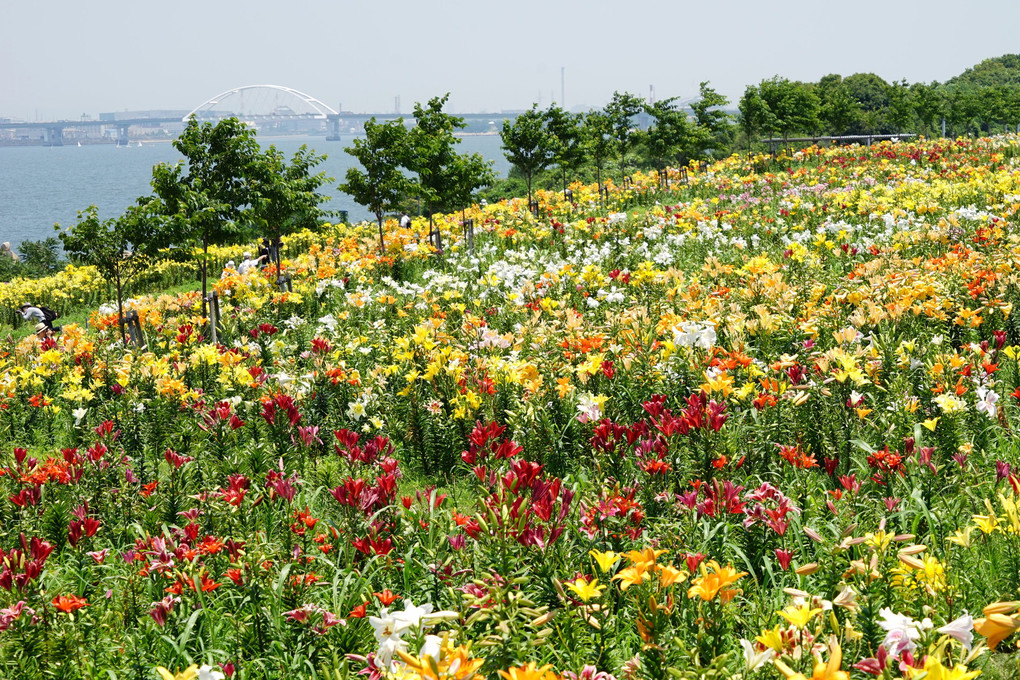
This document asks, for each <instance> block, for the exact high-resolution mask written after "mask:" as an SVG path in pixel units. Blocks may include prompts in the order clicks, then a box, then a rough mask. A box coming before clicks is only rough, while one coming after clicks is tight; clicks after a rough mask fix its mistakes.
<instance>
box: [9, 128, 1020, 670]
mask: <svg viewBox="0 0 1020 680" xmlns="http://www.w3.org/2000/svg"><path fill="white" fill-rule="evenodd" d="M1018 157H1020V138H1018V137H1016V136H1008V137H997V138H992V139H979V140H973V139H961V140H956V141H951V140H929V141H919V142H915V143H904V142H900V143H894V144H890V143H886V144H881V145H876V146H873V147H870V148H866V147H842V148H839V147H837V148H815V147H813V148H809V149H805V150H803V151H799V152H796V153H791V154H785V155H780V156H779V157H777V158H773V157H771V156H755V157H746V156H734V157H732V158H730V159H728V160H725V161H721V162H719V163H716V164H714V165H711V166H707V167H701V168H697V169H695V171H692V172H691V174H690V181H689V183H688V184H680V183H679V182H678V181H676V180H677V179H678V177H679V176H678V175H674V177H673V179H674V182H673V183H672V185H671V186H669V187H662V186H658V185H657V180H656V178H655V177H652V176H642V175H640V174H638V175H636V176H635V177H634V178H633V181H628V182H627V183H626V184H625V186H610V187H609V195H608V201H607V203H606V205H605V206H603V205H602V203H601V202H600V200H599V199H600V197H599V193H598V191H597V188H596V187H592V186H581V185H575V186H573V187H572V190H573V197H574V200H575V201H576V202H575V203H573V204H568V203H565V202H564V201H563V199H562V196H561V195H559V194H552V193H543V192H538V193H537V200H538V202H539V210H538V211H537V213H536V214H532V213H531V212H529V211H528V210H527V203H526V201H523V200H513V201H508V202H502V203H498V204H492V205H486V206H482V207H479V206H475V207H474V208H472V209H468V210H466V211H464V212H463V213H458V214H455V215H446V216H438V217H437V220H436V222H437V225H438V226H439V227H440V229H441V230H442V234H443V237H442V243H443V246H444V249H443V251H442V252H441V253H438V252H435V249H433V248H432V247H431V246H429V245H427V244H426V243H425V241H424V240H419V236H420V235H421V234H423V233H425V232H427V229H428V227H427V223H426V222H425V221H423V220H415V222H414V224H413V225H412V228H411V229H408V230H401V229H399V228H398V227H397V226H396V225H395V224H392V223H391V224H389V226H388V232H387V246H388V250H387V252H386V253H383V254H381V255H380V254H379V253H378V251H377V249H376V244H377V243H378V239H377V236H376V232H375V225H367V224H365V225H356V226H354V227H346V226H343V225H337V226H333V227H327V228H325V229H324V230H323V231H322V232H321V233H318V234H310V233H302V234H299V235H297V236H296V237H294V238H292V239H291V240H290V241H289V242H288V249H289V252H291V253H298V252H300V254H299V255H293V257H292V258H291V259H290V260H285V261H284V263H283V265H284V267H285V268H286V270H287V272H288V273H289V274H290V275H291V276H292V279H293V291H292V292H280V291H279V290H277V289H276V288H275V287H274V286H273V285H272V281H275V280H276V272H275V271H273V270H271V269H270V270H266V271H264V272H253V273H250V274H247V275H245V276H240V275H234V274H229V273H228V275H226V276H225V277H224V278H222V279H221V280H220V281H219V282H218V283H217V284H216V289H217V292H218V293H219V295H220V298H221V301H222V302H221V305H222V311H223V318H222V320H221V323H220V325H219V329H218V341H219V342H218V343H217V344H213V343H212V342H210V341H209V337H207V334H206V333H205V331H204V324H203V322H202V319H201V300H200V299H199V297H198V295H197V294H195V293H190V294H181V295H177V296H167V295H163V296H158V295H154V296H149V297H144V298H139V299H138V300H136V301H135V302H134V308H135V309H136V310H137V311H138V312H139V315H140V318H141V323H142V326H143V329H144V331H145V335H146V341H147V344H146V346H145V347H144V348H137V347H133V346H127V347H125V346H124V345H123V344H122V343H121V342H120V341H119V337H120V336H119V333H118V331H117V320H116V317H115V316H114V315H111V314H107V313H106V312H107V309H106V308H101V309H99V310H97V311H96V312H95V313H93V314H92V317H91V319H90V323H89V327H88V328H84V327H78V326H75V325H67V326H65V327H64V330H63V333H61V334H60V335H59V336H57V337H56V338H55V339H49V340H42V341H40V340H39V339H37V338H36V337H35V336H30V337H28V338H26V339H24V340H21V341H20V342H18V343H17V344H14V343H13V341H12V342H10V343H8V344H6V345H5V346H3V348H2V353H0V435H2V437H3V439H4V441H5V443H4V444H3V446H2V447H0V465H2V467H0V557H2V561H0V666H2V671H0V676H3V677H18V678H22V677H24V678H112V679H114V680H116V679H119V678H140V679H141V678H145V679H153V678H164V679H166V678H170V679H171V680H173V679H175V678H187V679H188V680H191V679H192V678H202V679H207V678H220V677H234V678H248V679H254V678H323V679H326V678H337V679H338V678H346V677H353V676H355V675H359V674H360V675H365V676H367V677H368V678H370V679H371V680H377V679H379V678H427V679H430V680H441V679H446V678H457V679H460V680H467V679H468V678H471V677H479V678H481V677H491V678H496V677H502V678H505V679H506V680H539V679H540V680H554V679H556V678H567V679H569V680H577V679H579V678H580V679H583V680H613V679H614V678H616V679H621V680H622V679H623V678H647V679H649V680H653V679H654V680H658V679H660V678H667V677H674V678H681V679H694V678H706V679H707V678H734V677H742V678H775V679H779V678H794V679H802V678H814V679H816V680H817V679H821V678H828V679H830V680H837V679H846V678H851V677H852V678H865V677H884V678H901V677H902V678H929V679H931V680H936V679H943V678H946V679H948V678H956V679H957V680H963V679H966V678H972V677H977V676H978V675H979V674H980V675H981V676H982V677H987V678H1012V677H1016V676H1017V674H1018V673H1020V665H1018V662H1017V654H1016V649H1017V640H1018V639H1020V635H1014V633H1015V632H1016V631H1017V629H1020V507H1018V503H1020V440H1018V439H1017V436H1016V434H1015V433H1014V430H1015V429H1016V428H1020V366H1018V361H1020V326H1018V324H1017V321H1016V316H1014V315H1013V313H1012V312H1013V306H1014V304H1016V303H1017V302H1020V228H1018V215H1017V213H1018V211H1020V165H1018V161H1017V159H1018ZM467 219H470V220H472V221H473V224H474V232H473V238H472V239H470V240H469V239H468V238H466V236H465V232H464V230H463V228H462V226H461V225H462V223H463V221H464V220H467ZM244 249H245V248H244V247H240V246H239V247H237V248H235V249H221V250H222V252H219V251H218V252H217V253H214V257H218V258H221V259H223V260H226V259H228V258H229V257H234V256H236V255H238V254H239V253H240V252H241V251H242V250H244ZM234 250H236V251H237V252H236V253H235V252H234ZM86 274H87V272H86V273H84V274H83V270H73V269H72V270H69V272H67V273H65V274H63V275H62V276H67V277H72V278H73V277H77V278H76V279H75V280H74V281H71V280H68V281H66V282H65V281H61V280H59V279H57V280H54V281H46V280H42V282H41V283H35V284H33V285H35V286H41V288H39V289H38V291H36V293H37V294H39V291H42V293H43V294H44V293H45V291H46V290H64V291H65V292H66V291H71V290H72V289H74V290H78V289H79V288H81V289H82V290H85V289H86V288H87V286H93V288H88V291H91V292H88V294H87V295H85V297H84V298H82V299H86V300H88V299H92V298H90V297H88V296H90V295H94V294H95V290H99V289H98V288H96V287H95V286H94V285H93V283H94V281H93V280H94V279H95V276H94V272H93V273H92V274H88V275H86ZM83 277H84V278H85V279H88V280H89V281H93V283H88V282H85V283H80V282H78V279H82V278H83ZM75 286H77V288H75ZM21 294H22V293H21V292H20V291H13V290H0V299H8V298H9V301H15V302H20V299H17V300H16V298H18V296H19V295H21ZM67 294H68V295H71V296H72V297H73V296H74V295H77V293H70V292H68V293H67ZM40 301H41V302H43V303H45V302H46V300H45V299H40Z"/></svg>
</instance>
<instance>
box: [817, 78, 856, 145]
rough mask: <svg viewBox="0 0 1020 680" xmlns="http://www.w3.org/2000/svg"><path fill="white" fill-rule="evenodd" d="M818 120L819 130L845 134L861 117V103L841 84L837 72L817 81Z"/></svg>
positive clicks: (833, 133)
mask: <svg viewBox="0 0 1020 680" xmlns="http://www.w3.org/2000/svg"><path fill="white" fill-rule="evenodd" d="M817 92H818V99H819V107H818V122H819V124H820V126H821V132H823V133H824V134H828V135H837V136H838V135H846V134H850V131H851V130H853V129H855V128H856V127H857V125H858V123H859V120H860V117H861V105H860V103H858V101H857V100H856V99H855V98H854V96H853V94H851V92H850V90H849V88H847V86H846V85H844V84H843V78H842V76H840V75H839V74H836V73H831V74H829V75H826V76H823V77H822V79H821V80H819V81H818V87H817Z"/></svg>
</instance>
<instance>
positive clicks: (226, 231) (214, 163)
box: [149, 117, 267, 314]
mask: <svg viewBox="0 0 1020 680" xmlns="http://www.w3.org/2000/svg"><path fill="white" fill-rule="evenodd" d="M174 148H175V149H177V151H179V152H180V153H181V154H183V155H184V158H185V160H184V161H183V162H180V163H177V164H175V165H169V164H167V163H160V164H159V165H157V166H156V167H154V168H153V169H152V189H153V194H154V197H153V198H151V199H149V203H150V207H151V209H152V210H153V211H155V212H159V213H161V214H163V215H164V216H165V217H167V218H168V219H167V220H166V221H164V222H162V224H164V225H166V226H167V227H168V228H169V230H168V232H167V233H166V234H165V238H167V239H168V240H169V241H170V242H171V243H173V244H174V245H177V246H186V247H188V249H189V250H190V249H192V248H194V247H200V248H201V249H202V254H201V256H200V257H199V267H200V271H201V276H202V299H203V314H204V313H205V302H204V300H205V297H206V294H207V293H208V283H207V281H208V265H209V246H211V245H225V244H228V243H233V242H236V241H238V240H240V239H241V238H242V237H243V236H246V235H248V234H249V233H250V223H251V221H252V219H253V213H252V208H253V206H254V205H255V204H256V202H257V201H258V195H257V184H258V180H259V178H264V177H265V176H266V173H267V170H266V168H265V167H264V163H265V157H264V156H263V154H262V152H261V149H260V148H259V145H258V142H257V141H256V140H255V131H254V130H253V129H252V128H250V127H249V126H247V125H245V124H244V123H242V122H241V121H239V120H238V119H236V118H226V119H224V120H221V121H219V122H218V123H217V124H216V125H213V124H212V123H208V122H207V123H201V124H200V123H199V122H198V121H197V120H195V118H194V117H192V118H191V120H189V121H188V124H187V126H186V127H185V128H184V132H183V133H181V136H180V137H178V138H177V139H176V140H175V141H174ZM260 165H262V167H260ZM160 238H161V239H162V238H164V235H160Z"/></svg>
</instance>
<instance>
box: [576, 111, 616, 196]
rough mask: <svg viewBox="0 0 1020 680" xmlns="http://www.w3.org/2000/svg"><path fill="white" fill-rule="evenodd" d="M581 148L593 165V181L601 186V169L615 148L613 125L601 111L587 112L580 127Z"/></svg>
mask: <svg viewBox="0 0 1020 680" xmlns="http://www.w3.org/2000/svg"><path fill="white" fill-rule="evenodd" d="M581 140H582V142H581V143H582V147H583V149H584V152H585V154H586V155H587V156H588V157H589V158H591V160H592V162H593V163H594V164H595V180H596V182H598V185H599V187H601V186H602V168H603V167H605V165H606V160H607V159H608V158H609V156H610V155H612V153H613V150H614V149H615V148H616V139H615V138H614V137H613V123H612V121H611V120H610V119H609V116H608V115H606V114H605V113H604V112H602V111H589V112H588V113H587V114H586V115H585V116H584V122H583V123H582V126H581Z"/></svg>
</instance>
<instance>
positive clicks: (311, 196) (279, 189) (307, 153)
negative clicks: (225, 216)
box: [251, 145, 333, 266]
mask: <svg viewBox="0 0 1020 680" xmlns="http://www.w3.org/2000/svg"><path fill="white" fill-rule="evenodd" d="M324 160H326V157H325V156H319V155H316V154H315V153H314V152H312V151H311V150H309V149H308V147H307V146H304V145H302V146H301V148H300V149H299V150H298V151H297V152H296V153H295V154H294V156H293V157H292V159H291V161H290V162H289V163H288V162H287V161H286V160H285V159H284V157H283V153H282V152H280V151H278V150H277V148H276V147H275V146H270V147H269V149H267V150H266V151H265V152H264V154H263V161H262V162H260V163H258V164H256V166H255V169H256V170H257V171H258V173H259V174H258V176H257V177H255V178H253V179H255V180H256V183H255V189H254V193H253V196H254V198H253V204H252V210H251V212H252V219H251V225H252V226H253V227H254V228H255V231H256V234H255V235H258V236H264V237H266V238H268V239H269V240H270V241H271V242H273V243H277V242H278V241H279V240H280V238H281V237H283V236H286V235H288V234H293V233H295V232H298V231H302V230H304V229H315V228H316V227H318V226H319V224H321V223H322V221H323V220H324V219H326V218H328V217H330V216H331V214H332V213H330V212H329V211H326V210H323V209H322V208H321V207H320V204H321V203H322V202H323V201H325V200H328V197H327V196H323V195H322V194H320V193H319V192H318V190H319V188H320V187H321V186H322V185H324V184H326V183H327V182H331V181H333V178H332V177H327V176H326V173H325V172H324V171H322V172H318V173H313V170H314V168H315V166H317V165H319V164H320V163H322V162H323V161H324ZM276 253H277V262H276V264H277V266H279V264H280V261H279V250H277V251H276Z"/></svg>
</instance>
